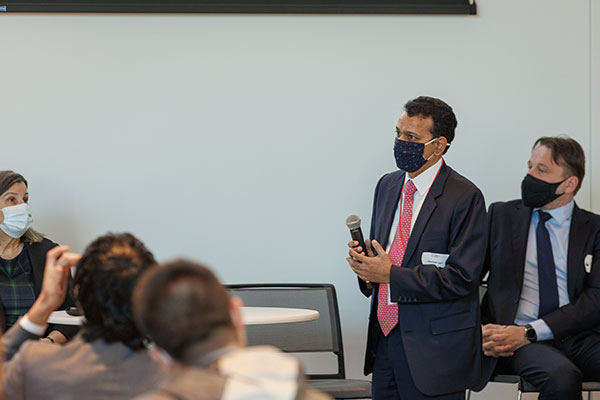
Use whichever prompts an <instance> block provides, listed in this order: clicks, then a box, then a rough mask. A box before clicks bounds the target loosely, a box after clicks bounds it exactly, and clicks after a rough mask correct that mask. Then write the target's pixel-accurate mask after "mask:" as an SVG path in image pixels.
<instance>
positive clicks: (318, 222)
mask: <svg viewBox="0 0 600 400" xmlns="http://www.w3.org/2000/svg"><path fill="white" fill-rule="evenodd" d="M478 4H479V15H478V16H475V17H473V16H304V15H302V16H263V15H254V16H249V15H243V16H242V15H227V16H226V15H211V16H208V15H2V16H0V46H1V50H0V79H1V81H0V82H1V83H0V118H1V121H2V125H1V129H2V147H1V148H2V150H3V152H2V166H1V168H2V169H14V170H16V171H19V172H21V173H23V174H24V175H25V176H26V177H27V178H28V179H29V182H30V193H31V204H32V207H33V210H34V213H35V218H36V223H35V226H36V227H37V228H38V229H40V230H42V231H44V232H46V233H47V234H48V235H49V236H50V237H51V238H53V239H54V240H56V241H59V242H61V243H68V244H71V245H72V246H73V247H74V249H75V250H82V249H83V247H84V246H85V244H87V243H88V242H89V241H90V240H91V239H93V238H94V237H96V236H98V235H100V234H102V233H104V232H106V231H109V230H112V231H121V230H128V231H131V232H133V233H135V234H137V235H138V236H139V237H140V238H141V239H142V240H144V241H145V242H146V244H147V245H148V246H149V248H151V249H152V250H153V251H154V252H155V254H156V255H157V258H159V259H160V260H166V259H170V258H172V257H175V256H185V257H189V258H193V259H197V260H201V261H204V262H206V263H207V264H208V265H210V266H212V267H213V268H214V269H215V270H216V271H217V273H218V275H219V276H220V277H221V279H222V280H223V281H225V282H228V283H236V282H332V283H334V284H335V285H336V287H337V289H338V291H339V293H338V295H339V300H340V305H341V313H342V321H343V328H344V340H345V345H346V352H347V359H348V371H349V374H350V376H352V377H359V376H361V375H362V374H361V370H362V361H363V348H364V340H365V331H366V320H367V312H368V302H367V300H366V299H364V298H363V297H362V295H360V294H359V292H358V290H357V288H356V283H355V278H354V276H353V274H352V273H351V271H350V269H349V267H348V266H347V265H346V262H345V260H344V256H345V253H346V242H347V241H348V240H349V234H348V231H347V229H346V227H345V225H344V220H345V217H346V216H347V215H348V214H349V213H357V214H359V215H361V216H362V217H363V219H364V221H365V224H364V229H366V230H367V231H368V221H369V219H370V208H371V200H372V192H373V188H374V185H375V183H376V180H377V178H378V177H379V176H380V175H382V174H383V173H385V172H386V171H390V170H393V169H394V168H395V165H394V160H393V155H392V145H393V130H394V126H395V123H396V120H397V118H398V116H399V115H400V113H401V111H402V106H403V104H404V103H405V102H406V100H408V99H410V98H413V97H415V96H418V95H420V94H427V95H433V96H436V97H440V98H442V99H444V100H446V101H447V102H448V103H449V104H451V105H452V106H453V107H454V109H455V111H456V114H457V116H458V119H459V127H458V131H457V138H456V140H455V142H454V144H453V146H452V149H451V150H450V151H449V153H448V155H447V161H448V163H449V164H450V165H452V166H453V167H454V168H455V169H457V170H458V171H460V172H462V173H463V174H464V175H466V176H467V177H468V178H470V179H471V180H473V181H474V182H475V183H476V184H477V185H479V186H480V187H481V189H482V190H483V192H484V194H485V196H486V200H487V201H488V203H489V202H492V201H498V200H508V199H511V198H516V197H518V196H519V194H520V189H519V188H520V182H521V179H522V177H523V176H524V175H525V172H526V168H525V166H526V161H527V158H528V155H529V149H530V146H531V145H532V144H533V141H534V140H535V138H537V137H539V136H541V135H554V134H558V133H567V134H569V135H571V136H573V137H574V138H576V139H577V140H579V141H580V143H581V144H582V145H583V146H584V148H585V149H586V151H587V152H588V155H590V158H591V153H592V151H594V152H595V154H598V153H600V145H598V141H597V140H596V141H594V143H595V144H594V146H592V142H591V139H592V131H591V129H592V127H591V125H590V124H591V120H592V118H591V114H590V113H591V110H592V109H594V110H595V116H594V118H595V119H594V121H595V128H594V129H595V132H596V134H598V133H599V132H598V120H597V115H598V111H600V102H599V99H598V97H597V96H595V97H594V102H593V103H592V102H591V101H590V84H591V73H590V71H591V70H590V60H591V57H592V54H591V50H590V48H591V46H590V44H591V42H590V32H591V29H590V28H591V19H590V14H589V11H590V7H591V5H592V4H593V6H594V10H595V13H594V20H593V26H594V32H595V36H594V38H595V42H594V43H595V44H594V57H595V58H594V62H595V63H596V68H595V70H594V85H595V93H597V92H598V88H599V87H598V74H597V73H596V72H595V71H598V66H599V65H600V62H599V59H598V57H599V56H598V54H600V51H599V49H598V42H600V40H599V36H598V31H599V30H600V17H599V16H598V8H599V7H598V1H597V0H572V1H568V2H566V1H561V0H552V1H550V0H525V1H524V0H520V1H517V0H479V1H478ZM596 165H598V163H595V164H594V166H595V168H596V170H597V168H598V167H597V166H596ZM598 176H600V175H596V174H594V170H590V171H588V178H587V179H586V180H585V182H584V187H583V189H582V190H581V192H580V194H579V195H578V198H577V201H578V203H579V204H580V205H581V206H583V207H585V208H589V207H591V204H592V201H591V199H592V196H591V193H592V191H591V182H596V183H597V184H598V183H600V182H599V181H598V180H599V179H600V178H598ZM593 204H594V208H595V210H596V211H600V203H599V202H598V201H597V200H595V201H594V203H593Z"/></svg>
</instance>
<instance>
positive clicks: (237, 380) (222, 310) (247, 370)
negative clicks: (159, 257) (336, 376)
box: [133, 261, 329, 400]
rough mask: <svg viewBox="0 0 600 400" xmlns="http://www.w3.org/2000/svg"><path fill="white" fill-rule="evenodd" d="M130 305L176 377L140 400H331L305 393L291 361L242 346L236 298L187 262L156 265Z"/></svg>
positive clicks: (155, 351)
mask: <svg viewBox="0 0 600 400" xmlns="http://www.w3.org/2000/svg"><path fill="white" fill-rule="evenodd" d="M133 301H134V310H135V315H136V317H137V320H138V322H139V325H140V327H141V328H142V330H143V331H144V333H145V334H147V336H148V338H150V339H151V340H152V341H153V342H154V344H155V345H156V346H157V347H155V348H154V349H153V350H152V352H153V354H155V355H156V357H155V358H156V359H159V360H162V362H163V363H166V364H167V365H169V367H172V368H171V369H172V371H173V375H172V377H171V379H170V380H169V382H168V383H167V384H166V385H164V386H162V387H160V388H159V389H157V390H156V391H154V392H152V393H148V394H147V395H146V396H142V397H141V399H144V400H162V399H165V400H168V399H188V400H189V399H197V400H199V399H202V400H218V399H228V400H234V399H236V400H242V399H265V400H267V399H273V400H286V399H289V400H296V399H298V400H301V399H305V400H326V399H329V396H326V395H324V394H321V393H318V392H315V391H313V390H308V389H306V387H305V384H304V379H303V375H302V373H301V369H300V365H299V363H298V361H297V360H295V359H294V358H291V357H288V356H286V355H284V354H283V353H281V352H280V351H279V350H277V349H275V348H274V347H270V346H254V347H244V345H245V343H246V336H245V332H244V327H243V324H242V320H241V311H240V305H241V300H240V299H237V298H232V299H229V298H228V296H227V292H226V290H225V288H224V287H223V286H222V285H221V284H220V283H219V281H218V280H217V278H215V276H214V275H213V273H212V272H211V271H210V270H209V269H207V268H205V267H203V266H201V265H198V264H193V263H190V262H187V261H174V262H172V263H170V264H166V265H165V266H158V267H155V268H153V269H152V270H150V271H149V272H148V273H147V274H145V275H144V276H143V277H142V278H141V279H140V282H139V284H138V285H137V286H136V289H135V293H134V300H133Z"/></svg>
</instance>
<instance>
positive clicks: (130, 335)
mask: <svg viewBox="0 0 600 400" xmlns="http://www.w3.org/2000/svg"><path fill="white" fill-rule="evenodd" d="M67 251H68V247H66V246H57V247H54V248H53V249H52V250H50V251H49V252H48V254H47V260H46V267H45V271H44V278H43V282H42V290H41V293H40V296H39V297H38V298H37V299H36V301H35V303H34V304H33V306H32V307H31V309H30V310H29V311H28V312H27V314H25V316H24V317H23V318H21V319H20V320H19V321H18V322H17V323H16V324H15V325H13V326H12V327H11V328H10V329H9V330H8V331H7V332H6V334H5V335H4V336H3V337H2V344H3V346H4V353H5V363H4V366H3V377H2V381H3V384H4V394H5V398H6V399H62V400H69V399H73V400H79V399H86V400H94V399H98V400H100V399H113V400H114V399H130V398H131V397H133V396H135V395H137V394H139V393H142V392H145V391H147V390H149V389H150V388H151V387H153V386H154V385H155V383H156V381H157V380H159V378H160V377H161V376H163V374H162V372H161V370H160V368H158V367H157V366H156V365H155V364H153V363H152V360H151V359H150V357H149V355H148V353H147V351H146V349H145V347H144V344H143V338H142V335H141V334H140V333H139V331H138V329H137V328H136V325H135V323H134V321H133V315H132V311H131V300H130V298H131V292H132V291H133V286H134V284H135V283H136V281H137V278H138V277H139V276H140V275H141V274H142V272H143V271H144V270H146V269H147V268H149V267H150V266H151V265H153V264H155V261H154V257H153V255H152V253H150V252H149V251H148V250H147V249H146V247H144V245H143V244H142V243H141V242H140V241H139V240H137V239H136V238H135V237H134V236H132V235H130V234H120V235H113V234H108V235H105V236H102V237H100V238H98V239H96V240H95V241H94V242H92V243H91V244H90V245H89V246H88V247H87V249H86V251H85V253H84V254H83V256H79V255H78V254H73V253H68V252H67ZM73 265H76V267H77V272H76V274H75V279H74V285H75V293H77V300H78V302H79V304H80V306H81V308H82V309H83V313H84V315H85V317H86V322H85V324H84V325H83V327H82V329H81V331H80V333H79V334H78V335H77V336H75V338H73V339H72V340H71V341H70V342H68V343H67V344H65V345H63V346H60V345H57V344H53V343H51V342H48V341H40V340H29V341H27V340H28V339H39V338H40V335H42V334H43V332H44V331H45V330H46V324H47V321H48V317H49V316H50V313H51V312H52V311H53V310H55V309H56V307H57V306H58V305H60V304H61V303H62V302H63V300H64V298H65V295H66V293H67V282H68V276H69V274H70V267H71V266H73ZM15 353H16V354H15ZM0 397H1V396H0Z"/></svg>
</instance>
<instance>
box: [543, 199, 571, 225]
mask: <svg viewBox="0 0 600 400" xmlns="http://www.w3.org/2000/svg"><path fill="white" fill-rule="evenodd" d="M574 208H575V200H571V201H570V202H568V203H567V204H565V205H564V206H560V207H558V208H553V209H552V210H542V209H541V208H534V209H533V211H537V210H542V211H544V212H547V213H548V214H550V215H551V216H552V218H554V219H555V220H556V222H558V224H559V225H562V224H564V223H565V222H567V221H568V220H569V219H570V218H571V215H573V209H574Z"/></svg>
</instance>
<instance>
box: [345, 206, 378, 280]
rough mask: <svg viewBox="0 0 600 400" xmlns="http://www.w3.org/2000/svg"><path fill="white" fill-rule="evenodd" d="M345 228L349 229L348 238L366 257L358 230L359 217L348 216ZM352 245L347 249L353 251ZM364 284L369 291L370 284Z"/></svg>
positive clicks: (359, 230) (354, 215) (360, 233)
mask: <svg viewBox="0 0 600 400" xmlns="http://www.w3.org/2000/svg"><path fill="white" fill-rule="evenodd" d="M346 226H347V227H348V229H350V236H351V237H352V240H353V241H356V242H358V245H359V246H360V247H361V248H362V252H363V253H364V254H367V255H368V253H369V252H368V251H367V246H366V244H365V239H364V237H363V234H362V229H360V217H359V216H358V215H356V214H350V215H348V218H346ZM353 244H354V243H353V242H350V243H348V247H350V248H354V249H355V246H352V245H353ZM366 283H367V287H368V288H369V289H371V288H372V287H373V285H372V284H371V282H369V281H366Z"/></svg>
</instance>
